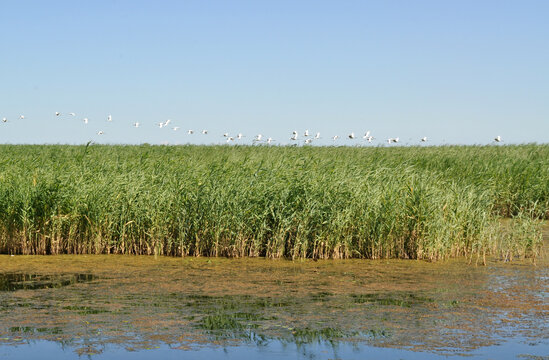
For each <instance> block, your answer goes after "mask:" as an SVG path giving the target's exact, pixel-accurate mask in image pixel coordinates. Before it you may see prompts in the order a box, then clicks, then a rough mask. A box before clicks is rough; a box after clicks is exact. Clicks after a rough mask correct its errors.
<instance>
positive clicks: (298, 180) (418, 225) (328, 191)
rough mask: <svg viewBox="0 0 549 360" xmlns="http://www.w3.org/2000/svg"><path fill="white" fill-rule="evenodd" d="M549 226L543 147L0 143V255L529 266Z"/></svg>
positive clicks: (548, 150) (548, 165)
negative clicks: (488, 260) (504, 222)
mask: <svg viewBox="0 0 549 360" xmlns="http://www.w3.org/2000/svg"><path fill="white" fill-rule="evenodd" d="M501 216H503V217H509V218H513V220H512V221H513V224H514V225H513V229H514V230H513V232H512V233H510V232H509V231H507V230H505V229H503V228H502V226H500V221H499V217H501ZM548 217H549V146H547V145H521V146H443V147H401V148H396V147H395V148H381V147H380V148H349V147H314V148H313V147H304V148H294V147H254V146H234V147H229V146H147V145H143V146H102V145H101V146H100V145H90V146H61V145H37V146H20V145H17V146H16V145H2V146H0V252H2V253H13V254H62V253H71V254H87V253H123V254H163V255H173V256H189V255H190V256H229V257H242V256H265V257H270V258H280V257H286V258H291V259H296V258H308V257H309V258H315V259H318V258H351V257H357V258H370V259H379V258H411V259H429V260H437V259H443V258H448V257H452V256H462V255H465V256H467V257H470V258H473V257H475V256H476V257H477V258H484V257H485V256H486V255H487V254H498V253H499V254H502V253H506V254H508V255H506V257H507V258H511V257H512V256H510V255H509V254H511V253H512V254H514V256H521V257H528V256H535V255H536V254H537V252H538V250H539V246H540V244H541V237H540V235H539V231H537V230H536V229H537V228H536V226H534V225H535V221H534V220H533V219H544V218H548ZM505 236H507V238H505ZM502 239H503V240H502Z"/></svg>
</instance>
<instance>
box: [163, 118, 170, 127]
mask: <svg viewBox="0 0 549 360" xmlns="http://www.w3.org/2000/svg"><path fill="white" fill-rule="evenodd" d="M171 122H172V121H171V120H170V119H168V120H166V121H165V122H164V126H168V125H169V124H170V123H171Z"/></svg>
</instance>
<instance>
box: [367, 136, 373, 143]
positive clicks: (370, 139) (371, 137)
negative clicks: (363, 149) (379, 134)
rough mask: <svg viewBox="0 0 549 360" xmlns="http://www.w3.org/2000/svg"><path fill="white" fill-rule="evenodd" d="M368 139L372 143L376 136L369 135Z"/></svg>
mask: <svg viewBox="0 0 549 360" xmlns="http://www.w3.org/2000/svg"><path fill="white" fill-rule="evenodd" d="M366 140H367V141H368V142H369V143H371V142H372V140H374V137H373V136H371V135H370V136H368V137H367V138H366Z"/></svg>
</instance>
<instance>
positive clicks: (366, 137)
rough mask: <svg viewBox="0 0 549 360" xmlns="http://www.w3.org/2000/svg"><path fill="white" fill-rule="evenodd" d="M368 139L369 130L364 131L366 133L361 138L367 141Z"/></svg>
mask: <svg viewBox="0 0 549 360" xmlns="http://www.w3.org/2000/svg"><path fill="white" fill-rule="evenodd" d="M369 137H370V130H368V131H366V133H365V134H364V136H363V137H362V138H363V139H366V140H368V138H369Z"/></svg>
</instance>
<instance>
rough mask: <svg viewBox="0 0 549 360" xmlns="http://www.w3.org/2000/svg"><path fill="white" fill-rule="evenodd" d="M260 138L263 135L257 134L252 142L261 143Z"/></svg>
mask: <svg viewBox="0 0 549 360" xmlns="http://www.w3.org/2000/svg"><path fill="white" fill-rule="evenodd" d="M261 138H263V135H261V134H257V135H256V136H255V138H254V141H261Z"/></svg>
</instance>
